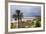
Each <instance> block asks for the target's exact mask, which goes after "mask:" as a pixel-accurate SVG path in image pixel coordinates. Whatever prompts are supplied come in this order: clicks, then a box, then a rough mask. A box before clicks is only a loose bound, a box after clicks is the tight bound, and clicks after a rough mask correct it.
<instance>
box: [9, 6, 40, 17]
mask: <svg viewBox="0 0 46 34" xmlns="http://www.w3.org/2000/svg"><path fill="white" fill-rule="evenodd" d="M10 10H11V15H13V14H14V13H15V11H16V10H20V11H21V12H23V15H24V17H31V16H40V15H41V7H40V6H22V5H11V6H10Z"/></svg>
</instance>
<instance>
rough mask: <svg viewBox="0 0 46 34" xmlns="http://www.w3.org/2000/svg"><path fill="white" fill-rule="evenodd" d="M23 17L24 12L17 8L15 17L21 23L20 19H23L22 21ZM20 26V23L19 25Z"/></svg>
mask: <svg viewBox="0 0 46 34" xmlns="http://www.w3.org/2000/svg"><path fill="white" fill-rule="evenodd" d="M22 17H23V13H22V12H20V10H16V12H15V14H14V15H13V18H15V20H16V19H17V20H18V24H19V20H21V22H22ZM18 27H19V25H18Z"/></svg>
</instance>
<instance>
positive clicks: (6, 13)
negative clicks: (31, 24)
mask: <svg viewBox="0 0 46 34" xmlns="http://www.w3.org/2000/svg"><path fill="white" fill-rule="evenodd" d="M9 2H12V3H15V2H16V3H27V4H42V5H43V11H44V13H43V19H44V21H43V22H44V23H43V30H34V31H20V32H8V3H9ZM43 31H45V3H40V2H23V1H7V0H5V33H11V34H12V33H24V32H43Z"/></svg>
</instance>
